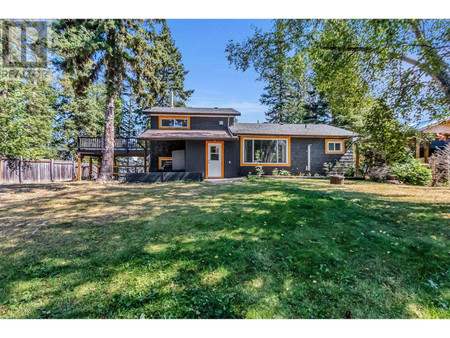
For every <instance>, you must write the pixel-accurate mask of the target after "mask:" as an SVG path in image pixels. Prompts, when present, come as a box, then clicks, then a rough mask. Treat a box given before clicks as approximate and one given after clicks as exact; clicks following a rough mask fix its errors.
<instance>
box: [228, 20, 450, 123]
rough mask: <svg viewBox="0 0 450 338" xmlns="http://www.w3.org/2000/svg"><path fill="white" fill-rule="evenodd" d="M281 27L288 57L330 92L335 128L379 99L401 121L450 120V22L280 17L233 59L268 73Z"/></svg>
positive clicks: (309, 82) (237, 48)
mask: <svg viewBox="0 0 450 338" xmlns="http://www.w3.org/2000/svg"><path fill="white" fill-rule="evenodd" d="M280 25H281V26H283V27H284V30H283V32H284V37H283V41H285V42H286V44H287V45H288V46H289V47H286V48H285V52H284V53H285V54H284V56H283V57H285V58H288V59H290V60H294V59H295V58H296V60H294V62H295V63H297V64H298V63H300V62H301V65H300V66H299V67H298V68H299V69H301V70H303V71H302V72H301V73H300V74H299V75H301V76H297V78H298V79H299V81H301V82H303V83H304V84H305V87H306V88H311V86H313V87H314V88H316V90H317V91H319V92H320V93H321V94H323V97H324V98H325V99H326V100H327V102H328V104H329V106H330V109H331V111H332V113H333V117H332V120H333V121H334V122H335V123H339V124H349V125H350V126H353V125H354V124H355V123H359V122H358V120H359V119H360V118H361V116H360V115H361V112H364V111H367V110H368V109H370V105H371V104H372V103H373V102H374V100H375V99H381V100H383V101H384V102H385V103H386V104H387V105H388V106H389V107H390V108H391V109H392V110H393V112H394V115H395V118H399V117H401V118H403V119H412V118H419V117H421V116H424V115H427V114H430V115H432V116H431V117H433V118H435V117H438V118H442V119H445V118H446V117H448V116H449V103H450V99H449V93H448V88H449V70H448V57H449V53H450V51H449V49H450V45H449V43H448V41H449V40H450V39H449V36H450V35H449V34H450V28H449V21H448V20H277V21H276V22H275V25H274V28H273V29H272V30H271V31H270V32H267V33H262V32H261V31H260V30H255V33H254V35H253V37H252V38H250V39H248V40H247V41H245V42H244V43H242V44H241V43H233V42H231V43H230V44H229V45H228V46H227V53H228V60H229V61H230V62H231V63H233V64H235V66H236V67H237V68H238V69H242V70H245V69H247V68H248V67H250V66H252V67H253V68H254V69H255V70H256V71H257V72H258V73H259V74H260V75H261V74H262V71H263V69H265V68H270V66H271V64H274V63H273V62H272V61H271V59H268V58H266V55H265V54H264V51H265V50H270V48H274V47H275V46H276V44H275V43H274V41H273V39H272V37H273V36H275V35H276V34H277V32H278V31H279V29H278V27H280ZM298 56H301V57H298ZM266 59H267V61H265V60H266ZM261 65H264V68H263V67H261ZM301 97H302V98H304V93H302V95H301Z"/></svg>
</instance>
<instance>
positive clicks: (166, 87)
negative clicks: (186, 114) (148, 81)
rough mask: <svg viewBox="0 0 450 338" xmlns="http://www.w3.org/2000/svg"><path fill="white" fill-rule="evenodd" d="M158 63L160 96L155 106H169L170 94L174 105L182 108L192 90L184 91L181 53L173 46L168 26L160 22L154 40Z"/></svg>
mask: <svg viewBox="0 0 450 338" xmlns="http://www.w3.org/2000/svg"><path fill="white" fill-rule="evenodd" d="M155 45H156V46H157V50H159V51H161V53H160V55H158V62H159V72H158V74H159V81H160V83H161V86H162V88H161V91H160V95H159V97H158V99H157V104H158V105H159V106H161V107H164V106H169V105H170V92H172V93H173V95H174V105H175V106H179V107H183V106H184V105H185V104H184V102H185V101H186V100H187V99H188V98H189V97H190V96H191V95H192V93H193V92H194V91H193V90H185V89H184V77H185V76H186V74H187V73H188V71H186V70H185V69H184V65H183V63H182V62H181V53H180V52H179V50H178V48H177V47H176V46H175V41H174V40H173V38H172V35H171V32H170V29H169V26H167V23H166V22H165V21H163V22H162V30H161V34H159V35H157V36H156V38H155Z"/></svg>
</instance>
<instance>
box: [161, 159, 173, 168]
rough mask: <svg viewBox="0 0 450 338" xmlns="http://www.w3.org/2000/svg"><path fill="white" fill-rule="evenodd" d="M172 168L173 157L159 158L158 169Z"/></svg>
mask: <svg viewBox="0 0 450 338" xmlns="http://www.w3.org/2000/svg"><path fill="white" fill-rule="evenodd" d="M168 167H170V168H172V157H158V169H159V170H164V169H165V168H168Z"/></svg>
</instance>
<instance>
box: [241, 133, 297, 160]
mask: <svg viewBox="0 0 450 338" xmlns="http://www.w3.org/2000/svg"><path fill="white" fill-rule="evenodd" d="M249 140H250V141H252V159H254V158H255V140H258V141H260V140H261V141H277V147H276V149H277V161H278V141H286V162H261V163H259V164H260V165H263V166H289V165H290V154H289V152H290V144H291V142H290V138H289V137H274V138H271V137H243V138H242V158H241V160H242V164H243V165H257V164H258V163H257V162H245V153H246V142H245V141H249Z"/></svg>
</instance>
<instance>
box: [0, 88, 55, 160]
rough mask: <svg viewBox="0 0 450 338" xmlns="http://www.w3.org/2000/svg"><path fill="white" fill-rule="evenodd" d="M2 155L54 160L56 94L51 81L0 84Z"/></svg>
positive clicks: (0, 153)
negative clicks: (0, 93)
mask: <svg viewBox="0 0 450 338" xmlns="http://www.w3.org/2000/svg"><path fill="white" fill-rule="evenodd" d="M0 90H1V92H2V95H0V156H12V157H19V156H23V157H27V158H52V157H54V156H55V149H54V146H53V141H54V138H53V132H54V128H53V118H54V116H55V114H56V110H55V109H54V105H55V102H56V92H55V90H54V89H53V88H52V86H51V83H50V82H49V81H39V82H33V83H30V82H27V81H1V82H0Z"/></svg>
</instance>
